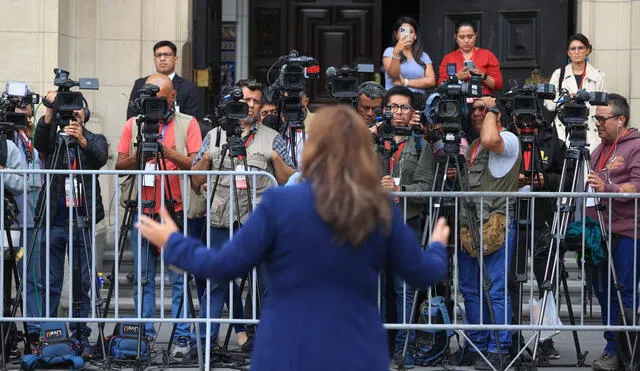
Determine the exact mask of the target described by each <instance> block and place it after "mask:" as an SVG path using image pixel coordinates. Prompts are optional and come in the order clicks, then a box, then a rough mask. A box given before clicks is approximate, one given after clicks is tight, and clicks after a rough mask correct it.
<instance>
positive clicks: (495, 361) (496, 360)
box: [474, 352, 511, 370]
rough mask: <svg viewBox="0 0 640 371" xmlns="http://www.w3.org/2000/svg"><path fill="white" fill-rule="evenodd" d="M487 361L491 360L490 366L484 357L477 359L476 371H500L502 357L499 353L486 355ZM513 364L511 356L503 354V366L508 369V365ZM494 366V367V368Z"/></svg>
mask: <svg viewBox="0 0 640 371" xmlns="http://www.w3.org/2000/svg"><path fill="white" fill-rule="evenodd" d="M485 355H486V357H487V359H488V360H489V363H491V364H490V365H489V364H488V363H487V361H485V360H484V359H483V358H482V357H478V358H476V362H475V364H474V369H476V370H493V369H494V368H495V369H496V370H500V355H499V354H498V353H491V352H489V353H486V354H485ZM509 363H511V356H510V355H509V354H508V353H503V354H502V365H503V366H504V367H507V365H508V364H509ZM492 366H493V367H492Z"/></svg>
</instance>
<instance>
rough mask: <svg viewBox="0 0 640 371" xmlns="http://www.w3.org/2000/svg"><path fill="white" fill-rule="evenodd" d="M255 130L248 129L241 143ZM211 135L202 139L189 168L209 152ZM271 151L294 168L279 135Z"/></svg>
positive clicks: (284, 143)
mask: <svg viewBox="0 0 640 371" xmlns="http://www.w3.org/2000/svg"><path fill="white" fill-rule="evenodd" d="M214 130H217V129H214ZM257 130H258V124H253V126H251V129H249V133H247V135H245V136H244V137H242V141H243V142H244V141H246V140H247V138H248V137H249V135H251V134H254V133H255V132H256V131H257ZM211 133H213V130H211V131H210V132H209V134H208V135H206V136H205V137H204V140H203V141H202V147H200V151H198V154H197V155H196V157H195V158H194V159H193V163H192V164H191V166H194V165H195V164H197V163H198V162H199V161H200V159H201V158H202V156H204V154H205V152H207V151H208V150H209V146H210V145H211V137H212V136H213V135H212V134H211ZM272 149H273V150H274V151H276V153H277V154H278V155H279V156H280V157H282V159H283V160H284V162H285V163H286V164H287V165H289V166H290V167H292V168H295V166H293V161H291V155H289V152H288V151H287V144H286V142H285V141H284V139H282V136H281V135H280V134H278V135H276V137H275V138H274V139H273V146H272Z"/></svg>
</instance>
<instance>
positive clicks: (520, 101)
mask: <svg viewBox="0 0 640 371" xmlns="http://www.w3.org/2000/svg"><path fill="white" fill-rule="evenodd" d="M555 95H556V87H555V85H553V84H538V85H525V86H523V87H521V88H518V87H517V86H514V87H513V88H512V89H511V90H510V91H508V92H506V93H505V94H504V96H505V99H504V107H505V111H506V112H507V114H508V115H509V116H512V117H514V118H515V119H514V122H515V124H516V126H517V127H519V128H520V129H529V128H530V129H536V128H540V127H542V126H543V125H544V121H543V119H544V118H543V115H542V101H543V100H545V99H554V98H555Z"/></svg>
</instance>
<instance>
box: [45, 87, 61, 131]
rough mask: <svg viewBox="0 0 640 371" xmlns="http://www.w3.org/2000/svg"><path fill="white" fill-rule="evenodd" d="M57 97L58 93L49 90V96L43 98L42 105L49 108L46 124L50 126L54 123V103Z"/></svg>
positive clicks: (46, 114)
mask: <svg viewBox="0 0 640 371" xmlns="http://www.w3.org/2000/svg"><path fill="white" fill-rule="evenodd" d="M56 95H58V92H57V91H55V90H49V92H48V93H47V95H46V96H45V97H44V98H42V103H43V104H44V105H45V106H46V107H47V113H45V115H44V123H45V124H50V123H51V122H52V121H53V102H54V101H55V100H56ZM49 106H51V107H49Z"/></svg>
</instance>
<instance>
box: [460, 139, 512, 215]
mask: <svg viewBox="0 0 640 371" xmlns="http://www.w3.org/2000/svg"><path fill="white" fill-rule="evenodd" d="M479 140H480V139H476V140H474V141H473V143H471V145H470V146H469V150H468V152H467V158H470V157H471V153H472V152H473V148H475V146H476V143H477V142H478V141H479ZM490 153H491V152H490V151H488V150H486V149H485V150H482V151H481V152H479V153H477V155H476V157H475V159H474V161H473V166H472V167H470V168H469V186H470V188H471V191H472V192H516V191H517V190H518V174H519V172H520V163H521V161H522V152H519V153H518V159H517V160H516V162H515V163H514V164H513V166H512V167H511V170H509V172H508V173H507V175H505V176H503V177H502V178H494V177H493V175H492V174H491V171H489V154H490ZM481 199H482V202H481V201H480V200H481ZM473 203H474V204H475V206H476V216H477V218H478V221H481V220H487V218H489V216H490V215H491V214H494V213H501V214H505V209H506V207H507V199H506V198H505V197H482V198H481V197H474V198H473ZM514 205H515V199H513V198H510V199H509V205H508V207H509V216H514ZM481 206H482V214H481ZM461 221H462V223H463V224H468V223H467V221H466V213H461Z"/></svg>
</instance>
